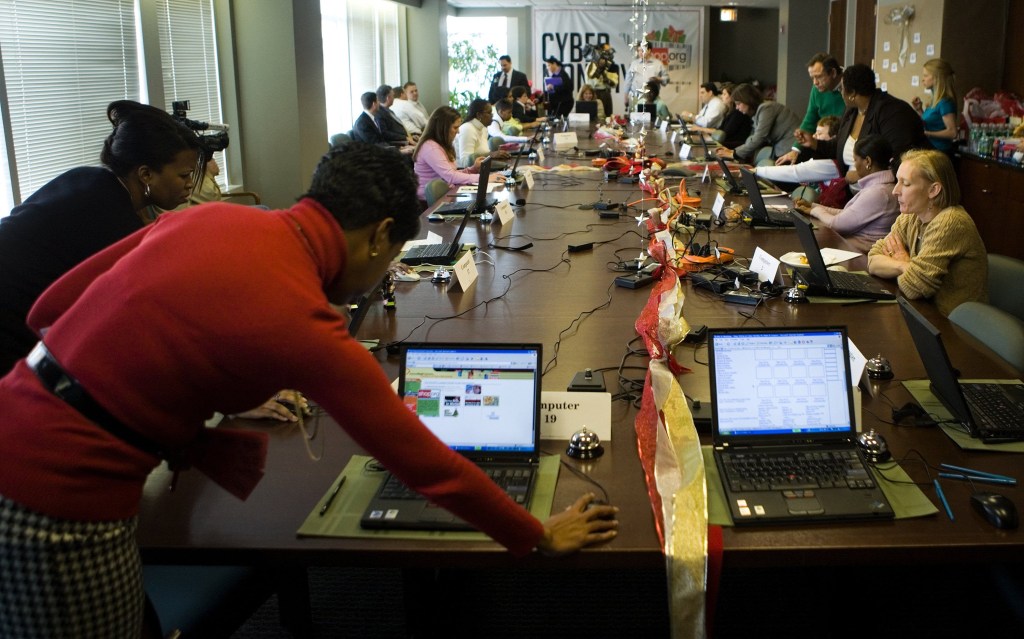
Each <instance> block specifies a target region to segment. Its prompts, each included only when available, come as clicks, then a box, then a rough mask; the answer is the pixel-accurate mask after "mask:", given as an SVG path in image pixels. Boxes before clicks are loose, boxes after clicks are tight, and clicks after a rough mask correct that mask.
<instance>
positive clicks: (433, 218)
mask: <svg viewBox="0 0 1024 639" xmlns="http://www.w3.org/2000/svg"><path fill="white" fill-rule="evenodd" d="M427 221H428V222H444V216H443V215H441V214H440V213H431V214H429V215H428V216H427Z"/></svg>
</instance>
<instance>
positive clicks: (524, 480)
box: [380, 468, 533, 505]
mask: <svg viewBox="0 0 1024 639" xmlns="http://www.w3.org/2000/svg"><path fill="white" fill-rule="evenodd" d="M480 470H482V471H484V472H485V473H486V474H487V476H488V477H490V478H491V481H493V482H494V483H495V484H497V485H498V487H499V488H501V489H502V490H504V491H505V492H506V493H508V496H509V497H511V498H512V500H513V501H515V502H516V503H517V504H524V505H525V504H526V497H527V494H528V491H529V489H530V482H531V480H532V479H533V469H532V468H481V469H480ZM380 496H381V497H382V498H383V499H423V497H422V496H421V495H420V494H419V493H417V492H416V491H414V490H412V489H411V488H409V487H408V486H406V485H405V484H403V483H402V482H401V481H400V480H399V479H398V478H397V477H395V476H394V475H388V478H387V480H386V481H385V482H384V486H383V487H382V488H381V491H380Z"/></svg>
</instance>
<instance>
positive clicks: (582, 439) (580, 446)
mask: <svg viewBox="0 0 1024 639" xmlns="http://www.w3.org/2000/svg"><path fill="white" fill-rule="evenodd" d="M565 454H566V455H568V456H569V457H573V458H575V459H597V458H598V457H600V456H601V455H603V454H604V446H602V445H601V438H600V437H598V436H597V433H595V432H594V431H592V430H589V429H588V428H587V427H586V426H584V427H583V428H582V429H580V430H578V431H576V432H575V433H573V434H572V437H570V438H569V448H567V449H566V451H565Z"/></svg>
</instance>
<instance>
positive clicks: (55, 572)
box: [0, 143, 617, 637]
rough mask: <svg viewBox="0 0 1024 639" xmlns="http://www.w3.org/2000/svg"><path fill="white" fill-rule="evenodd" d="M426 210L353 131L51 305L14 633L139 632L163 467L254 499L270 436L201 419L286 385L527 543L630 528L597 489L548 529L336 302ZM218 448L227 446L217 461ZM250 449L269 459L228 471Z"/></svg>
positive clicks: (6, 558) (4, 425) (384, 262)
mask: <svg viewBox="0 0 1024 639" xmlns="http://www.w3.org/2000/svg"><path fill="white" fill-rule="evenodd" d="M418 211H419V209H418V207H417V203H416V178H415V176H414V175H413V173H412V172H411V171H410V170H409V168H408V164H407V163H405V161H404V160H403V159H402V158H401V156H399V155H398V154H397V153H396V152H394V151H391V150H389V149H384V148H379V147H375V146H371V145H362V144H357V143H353V144H351V145H348V146H346V147H343V148H340V149H336V150H333V151H331V152H330V153H329V154H328V155H327V156H326V157H325V158H324V160H323V161H322V162H321V163H320V166H319V167H318V168H317V170H316V172H315V174H314V176H313V182H312V186H311V187H310V191H309V193H307V194H306V195H305V196H304V197H303V198H302V199H301V200H300V201H299V202H298V203H297V204H296V205H295V206H293V207H291V208H290V209H287V210H282V211H270V212H267V211H261V210H257V209H253V208H250V207H245V206H238V205H232V204H224V203H211V204H206V205H201V206H198V207H194V208H192V209H189V210H186V211H183V212H180V213H176V214H175V215H173V216H163V217H161V218H159V219H158V220H157V221H156V223H155V224H152V225H150V226H148V227H146V228H144V229H142V230H140V231H138V232H136V233H134V234H132V235H130V236H128V237H126V238H125V239H123V240H121V241H120V242H118V243H117V244H114V245H113V246H111V247H110V248H108V249H106V250H104V251H102V252H100V253H98V254H97V255H96V256H94V257H93V258H91V259H89V260H87V261H85V262H83V263H82V264H81V265H79V266H78V267H77V268H75V269H74V270H72V271H70V272H69V273H68V274H67V275H65V276H64V277H63V278H61V279H60V280H58V281H57V282H56V283H55V284H54V285H53V286H52V287H50V288H49V289H48V290H47V291H46V292H45V293H44V294H43V295H42V296H41V297H40V299H39V301H38V303H37V304H36V305H35V306H34V307H33V309H32V312H31V314H30V315H29V325H30V326H31V327H32V329H33V330H34V331H36V332H37V334H39V335H41V336H42V341H41V342H40V344H39V345H37V347H36V349H35V350H34V351H33V354H32V355H30V356H29V357H28V358H26V359H24V360H21V361H19V362H18V363H17V364H16V365H15V367H14V369H13V370H12V371H11V372H10V373H9V374H8V375H7V376H6V377H4V378H3V379H0V403H2V405H3V406H4V412H5V415H4V418H3V420H2V421H0V449H2V450H4V463H3V464H0V636H46V637H72V636H74V637H79V636H104V637H134V636H137V635H138V633H139V628H140V624H141V619H142V608H143V595H142V588H141V577H140V574H139V558H138V551H137V549H136V547H135V541H134V528H135V517H136V514H137V511H138V503H139V499H140V496H141V492H142V487H143V484H144V482H145V479H146V476H147V475H148V474H149V472H150V471H151V470H152V469H153V468H154V467H155V466H156V465H157V464H158V463H160V460H161V457H164V458H174V457H180V456H184V457H186V458H188V459H189V460H190V461H192V462H193V465H194V466H195V467H196V468H198V469H200V470H202V471H203V472H207V473H208V474H210V475H211V477H212V478H213V479H214V480H216V481H218V483H221V485H223V486H225V487H227V488H228V489H229V490H231V491H232V492H233V493H234V494H237V495H239V496H242V497H244V496H245V495H247V494H248V492H249V491H250V490H251V489H252V487H253V486H254V485H255V483H256V482H257V481H258V480H259V477H260V470H259V468H258V467H259V466H260V464H259V463H258V460H259V458H260V451H261V450H265V446H266V437H265V436H263V434H257V433H253V432H251V431H240V430H218V429H214V430H207V429H204V428H203V421H204V419H205V418H206V417H207V416H208V415H209V414H210V413H212V412H213V411H216V410H219V411H221V412H224V413H234V412H238V411H240V410H242V409H244V408H246V407H248V406H253V405H257V404H259V403H260V401H262V400H263V399H264V398H266V397H268V396H270V395H271V394H273V393H274V392H275V390H276V389H279V388H294V389H297V390H299V391H301V392H303V393H305V394H306V395H308V396H309V397H310V398H311V399H313V400H314V401H316V402H317V403H319V404H320V405H321V406H322V407H323V408H324V409H325V410H326V411H327V412H328V413H329V414H331V415H332V416H334V417H335V418H336V419H337V421H338V422H339V423H341V424H344V428H345V429H346V430H347V431H348V432H349V434H350V435H351V436H352V438H353V439H354V440H355V442H356V443H357V444H358V445H360V446H361V447H362V448H364V449H365V450H366V451H367V452H368V453H370V454H371V455H374V456H375V457H377V458H378V459H379V460H380V461H381V463H383V464H384V465H385V466H387V467H388V468H389V469H391V470H392V472H393V473H394V474H395V475H397V476H398V477H399V479H401V480H403V481H404V482H405V483H406V484H407V485H409V486H410V487H412V488H413V489H415V490H417V491H418V492H420V493H422V494H423V495H425V496H427V497H428V498H430V499H431V500H433V501H434V502H436V503H437V504H439V505H441V506H443V507H445V508H447V509H449V510H451V511H452V512H453V513H455V514H456V515H458V516H460V517H462V518H463V519H465V520H467V521H469V522H470V523H472V524H474V525H475V526H477V527H478V528H479V529H480V530H482V531H483V532H485V533H487V534H488V535H490V536H491V537H492V538H494V539H495V540H496V541H498V542H499V543H501V544H503V545H504V546H506V547H507V548H508V549H509V550H510V551H512V552H513V553H514V554H516V555H525V554H527V553H529V552H530V551H531V550H532V549H534V548H537V549H540V550H541V551H543V552H545V553H549V554H561V553H565V552H572V551H575V550H577V549H579V548H581V547H583V546H586V545H588V544H592V543H597V542H601V541H606V540H608V539H611V538H612V537H613V536H614V535H615V532H616V531H615V529H616V527H617V522H615V521H608V520H605V519H603V517H608V518H609V519H612V518H613V517H614V514H615V511H616V509H614V508H612V507H610V506H597V507H594V508H590V509H589V510H587V506H588V505H589V502H590V501H591V499H592V496H589V495H588V496H583V497H581V498H580V499H579V500H577V502H576V503H575V504H574V505H573V507H571V508H570V509H569V510H566V511H564V512H561V513H559V514H556V515H554V516H553V517H551V518H550V519H548V520H547V521H546V522H543V523H542V522H540V521H538V520H537V519H535V518H534V517H533V516H531V515H530V514H529V513H528V512H527V511H526V510H524V509H523V508H522V507H520V506H518V505H516V504H515V503H514V502H513V501H512V500H511V499H509V498H508V497H507V495H506V494H505V493H504V492H503V491H501V489H499V488H498V487H497V486H496V485H495V484H494V483H493V482H491V481H490V480H489V479H488V478H487V477H486V476H485V475H484V474H483V473H482V472H481V471H480V470H479V469H478V468H477V467H476V466H475V465H473V464H472V463H470V462H468V461H467V460H466V459H465V458H463V457H462V456H461V455H458V454H457V453H455V452H453V451H451V450H450V449H449V448H447V447H446V446H444V445H443V444H442V443H441V442H440V441H439V440H437V439H436V438H435V437H434V436H433V435H432V434H431V433H430V432H429V431H428V430H427V429H426V428H425V427H424V426H423V425H422V424H421V423H420V422H419V420H417V419H416V418H415V416H414V415H413V414H412V413H410V412H409V411H408V410H407V409H406V408H405V407H404V406H403V405H402V402H401V401H400V400H399V398H398V397H397V396H396V395H395V393H394V392H393V391H392V389H391V386H390V383H389V380H388V379H387V377H386V376H385V375H384V372H383V370H381V368H380V367H379V366H377V365H376V360H375V359H374V358H373V357H372V356H371V355H370V354H369V353H368V352H367V351H366V350H365V349H364V348H363V347H362V346H361V345H360V344H359V343H358V342H357V341H356V340H354V339H353V338H352V337H351V336H350V335H349V334H348V332H347V331H346V328H345V320H344V318H343V317H341V316H340V315H338V314H337V313H336V312H335V311H334V310H333V309H332V308H331V306H330V305H329V303H335V304H343V303H346V302H348V301H350V300H352V299H353V298H355V297H356V296H358V295H360V294H362V293H363V292H365V291H366V290H367V289H369V288H370V287H372V286H373V285H374V284H375V283H376V282H378V281H379V280H380V278H381V277H382V275H383V274H384V272H385V270H386V269H387V268H388V267H389V265H390V263H391V260H392V259H393V258H394V257H395V256H396V255H397V254H398V252H399V250H400V249H401V246H402V244H403V243H404V242H405V241H406V240H408V239H411V238H412V237H414V236H416V235H417V234H418V232H419V220H418ZM223 238H231V241H224V239H223ZM154 265H155V266H154ZM115 300H116V302H115ZM211 389H215V391H214V390H211ZM58 393H59V395H58ZM382 423H383V424H388V428H386V429H382V428H380V427H379V425H380V424H382ZM213 443H216V444H217V447H218V450H220V451H222V453H221V455H220V457H217V458H215V459H210V458H209V456H207V457H204V453H205V454H206V455H209V451H210V450H211V447H210V444H213ZM261 447H264V448H263V449H261ZM254 450H255V451H256V453H255V454H254V453H253V451H254ZM243 455H244V456H246V457H245V458H246V459H250V460H252V459H253V458H255V460H256V462H257V463H251V464H250V463H235V464H223V463H222V462H224V461H228V460H234V461H236V462H237V461H238V459H239V458H241V457H242V456H243ZM204 460H205V461H206V462H207V463H204ZM210 462H212V463H210ZM217 462H221V463H217ZM67 539H75V540H76V542H75V543H71V544H66V543H61V542H62V541H63V540H67ZM53 566H60V568H54V567H53ZM5 624H6V625H5Z"/></svg>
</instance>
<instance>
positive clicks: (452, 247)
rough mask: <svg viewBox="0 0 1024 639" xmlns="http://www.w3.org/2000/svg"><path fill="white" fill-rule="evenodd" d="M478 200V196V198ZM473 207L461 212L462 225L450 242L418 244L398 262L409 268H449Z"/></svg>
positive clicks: (457, 252) (458, 247) (460, 243)
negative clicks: (426, 266)
mask: <svg viewBox="0 0 1024 639" xmlns="http://www.w3.org/2000/svg"><path fill="white" fill-rule="evenodd" d="M478 199H479V196H478ZM473 210H474V209H473V207H468V208H466V209H464V210H463V212H462V223H461V224H459V230H458V231H456V232H455V237H453V238H452V241H451V242H438V243H437V244H419V245H417V246H414V247H412V248H410V249H409V250H408V251H406V252H405V254H404V255H402V256H401V257H399V258H398V261H399V262H402V263H403V264H408V265H409V266H419V265H421V264H435V265H437V266H449V265H451V264H454V263H455V256H457V255H458V254H459V251H461V250H462V233H463V231H465V230H466V223H467V222H469V217H470V214H471V213H472V212H473Z"/></svg>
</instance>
